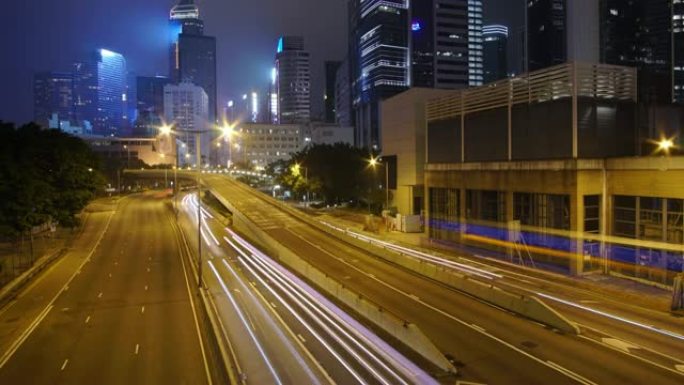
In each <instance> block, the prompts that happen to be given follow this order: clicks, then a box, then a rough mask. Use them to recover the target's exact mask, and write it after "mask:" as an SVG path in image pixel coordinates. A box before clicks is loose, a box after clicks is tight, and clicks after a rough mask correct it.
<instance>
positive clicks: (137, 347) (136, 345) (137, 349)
mask: <svg viewBox="0 0 684 385" xmlns="http://www.w3.org/2000/svg"><path fill="white" fill-rule="evenodd" d="M139 351H140V344H135V354H136V355H137V354H138V352H139Z"/></svg>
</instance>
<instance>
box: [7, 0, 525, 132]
mask: <svg viewBox="0 0 684 385" xmlns="http://www.w3.org/2000/svg"><path fill="white" fill-rule="evenodd" d="M31 3H32V4H31V5H28V4H22V3H19V2H15V3H10V4H7V5H6V6H7V7H8V8H7V12H8V13H10V14H13V15H15V17H14V18H13V19H12V20H10V21H9V22H7V23H5V24H3V26H0V30H1V31H2V32H3V33H2V34H1V36H2V37H0V42H1V44H0V45H2V46H3V47H7V48H8V49H11V50H12V51H13V52H15V55H13V57H12V60H8V61H3V62H2V63H0V80H1V81H2V82H3V84H6V85H7V87H3V90H0V100H2V101H3V103H2V105H1V106H0V120H4V121H15V122H17V123H25V122H28V121H30V120H32V119H33V116H34V114H33V95H32V92H31V88H32V87H31V86H32V80H33V75H34V73H35V72H44V71H69V70H70V69H71V66H72V64H73V62H74V61H76V60H77V59H78V58H80V57H83V56H84V55H86V54H87V53H88V52H90V51H92V50H94V49H97V48H106V49H110V50H112V51H116V52H120V53H121V54H122V55H124V56H125V57H126V60H127V65H128V69H129V71H132V72H134V73H135V75H137V76H155V75H162V76H166V75H168V68H169V67H168V66H169V64H168V60H169V59H168V56H169V54H168V18H169V9H170V8H171V7H172V6H173V5H174V4H175V3H176V1H174V0H152V1H147V2H145V3H144V4H141V3H138V2H135V1H132V0H123V1H119V2H117V3H115V4H114V3H112V4H99V3H98V4H94V3H92V2H86V1H82V0H67V1H63V2H60V4H59V5H57V4H55V3H53V2H45V1H38V0H34V1H33V2H31ZM36 3H39V4H36ZM271 3H272V6H271V5H270V4H271ZM284 3H285V2H281V1H274V0H270V1H269V6H264V7H256V6H254V5H253V4H251V3H250V2H247V1H242V2H238V3H237V4H235V3H233V5H234V6H235V8H236V9H239V12H238V11H236V10H235V9H233V8H231V7H230V5H228V4H225V3H220V2H210V1H206V0H199V1H197V4H198V6H199V7H200V12H201V17H202V18H203V19H204V23H205V34H206V35H209V36H216V38H217V56H218V57H217V72H218V74H217V75H218V98H217V104H218V106H219V110H220V107H221V106H223V105H225V103H226V102H227V101H228V100H230V99H237V98H238V97H239V96H240V95H242V94H243V93H245V92H250V91H253V90H257V91H259V90H261V89H262V88H264V87H266V86H267V85H268V82H269V80H270V76H271V68H272V65H273V50H274V49H275V47H276V44H277V40H278V37H279V36H281V35H287V34H289V35H302V36H304V38H305V39H306V41H307V49H308V50H309V51H310V52H311V56H312V64H311V71H312V109H313V111H312V114H313V115H312V116H318V115H321V114H322V113H323V110H324V106H323V105H324V101H323V94H324V86H325V68H324V62H325V61H326V60H342V59H343V58H344V56H345V54H346V50H347V26H346V24H347V20H346V14H347V9H346V8H347V7H346V1H342V0H340V1H325V2H320V1H314V0H298V1H293V2H287V4H284ZM510 3H511V2H510V1H503V0H490V1H487V2H486V4H493V6H490V7H489V9H487V7H485V22H490V21H491V22H498V23H505V22H506V19H507V18H508V19H509V20H517V22H520V21H521V20H522V17H521V16H520V15H517V16H515V17H513V16H512V15H511V12H510V9H508V8H510V7H511V6H510V5H509V4H510ZM38 5H39V6H40V9H41V11H40V12H36V11H35V9H36V7H37V6H38ZM302 8H305V9H307V10H309V11H308V12H298V9H302ZM517 8H519V9H520V12H518V13H520V14H521V10H522V7H521V6H520V7H517ZM124 10H125V12H124ZM309 13H315V14H317V15H319V16H320V18H319V20H321V21H320V22H317V23H307V22H305V21H306V17H307V15H308V14H309ZM513 14H515V12H513ZM55 17H58V18H59V19H60V20H62V25H70V26H72V27H71V28H66V29H64V30H63V31H61V32H60V34H50V33H49V27H48V26H49V25H51V24H50V23H51V22H52V20H54V18H55ZM20 20H21V22H20ZM104 20H106V21H107V23H108V25H109V27H108V28H107V29H103V28H101V25H102V24H101V23H102V21H104ZM250 20H263V21H264V22H263V23H253V22H250ZM323 20H324V21H323ZM514 23H515V22H514V21H511V22H510V24H514ZM14 31H19V32H20V35H21V36H22V39H19V40H13V39H11V36H13V35H12V33H10V32H14ZM244 36H249V37H250V39H244ZM247 40H249V41H248V42H247ZM235 52H240V54H239V55H237V56H236V55H235Z"/></svg>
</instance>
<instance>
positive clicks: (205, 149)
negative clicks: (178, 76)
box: [164, 82, 213, 165]
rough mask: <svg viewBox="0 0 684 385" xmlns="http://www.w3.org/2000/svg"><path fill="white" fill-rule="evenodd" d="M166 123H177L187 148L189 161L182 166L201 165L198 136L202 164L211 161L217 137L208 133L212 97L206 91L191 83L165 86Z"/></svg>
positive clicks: (183, 161) (183, 162) (181, 160)
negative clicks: (214, 141) (213, 141)
mask: <svg viewBox="0 0 684 385" xmlns="http://www.w3.org/2000/svg"><path fill="white" fill-rule="evenodd" d="M164 119H165V120H166V121H167V122H169V123H173V125H174V128H175V129H176V130H177V131H178V132H179V134H178V139H179V140H180V141H181V142H182V143H183V144H184V145H185V146H186V147H185V148H186V149H187V150H186V151H185V152H186V154H187V158H186V159H178V162H179V164H181V165H192V164H197V150H196V148H197V147H196V137H197V136H196V135H197V134H199V137H200V143H201V152H202V164H205V162H206V161H207V160H208V159H209V157H210V155H211V154H210V153H209V150H210V147H211V141H212V140H213V136H212V135H211V132H210V131H209V130H208V127H209V125H208V120H209V97H208V96H207V93H206V92H205V91H204V89H203V88H202V87H199V86H196V85H194V84H192V83H189V82H181V83H180V84H167V85H165V86H164Z"/></svg>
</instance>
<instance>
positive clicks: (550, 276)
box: [308, 209, 672, 313]
mask: <svg viewBox="0 0 684 385" xmlns="http://www.w3.org/2000/svg"><path fill="white" fill-rule="evenodd" d="M308 213H309V214H311V215H313V216H315V217H317V218H318V219H319V220H322V221H326V222H329V223H331V224H334V225H336V226H338V227H342V228H347V229H349V230H352V231H355V232H358V233H361V234H364V235H367V236H372V237H375V238H377V239H379V240H382V241H386V242H391V243H394V244H396V245H399V246H404V247H408V248H412V249H415V250H418V251H423V252H426V253H430V254H433V255H436V256H441V257H446V258H448V259H454V258H458V257H461V258H466V259H469V260H473V261H477V262H479V263H486V264H488V265H490V266H493V267H498V268H501V269H505V270H509V271H514V272H516V273H521V274H525V275H530V276H533V277H536V278H541V279H544V280H546V281H549V282H552V283H556V284H563V285H567V286H570V287H573V288H579V289H584V290H587V291H591V292H592V293H595V294H601V295H605V296H606V297H609V298H612V299H618V300H625V301H628V302H629V303H630V304H633V305H637V306H639V307H643V308H646V309H650V310H655V311H658V312H665V313H669V308H670V301H671V296H672V293H671V292H670V291H669V290H665V289H661V288H658V287H655V286H652V285H648V284H644V283H640V282H638V281H635V280H631V279H626V278H620V277H616V276H613V275H603V274H590V275H584V276H580V277H574V276H569V275H564V274H559V273H555V272H550V271H546V270H540V269H533V268H530V267H525V266H520V265H517V264H513V263H510V262H507V261H505V260H503V259H501V256H500V255H498V256H496V255H495V254H494V253H492V252H488V251H486V250H482V249H474V248H468V247H459V246H456V245H454V246H453V247H452V246H449V245H446V244H443V243H436V242H432V241H431V240H430V239H429V238H428V237H427V236H426V235H425V233H402V232H399V231H387V230H386V228H385V226H384V223H381V225H380V226H379V231H378V232H377V233H375V232H369V231H365V230H364V223H365V217H366V215H365V214H362V213H357V212H349V211H345V210H339V209H332V210H318V211H313V210H308ZM379 219H380V221H382V218H379Z"/></svg>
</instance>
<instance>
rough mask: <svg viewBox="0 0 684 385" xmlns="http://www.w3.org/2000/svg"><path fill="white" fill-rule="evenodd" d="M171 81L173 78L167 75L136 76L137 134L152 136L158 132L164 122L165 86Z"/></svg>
mask: <svg viewBox="0 0 684 385" xmlns="http://www.w3.org/2000/svg"><path fill="white" fill-rule="evenodd" d="M170 83H171V80H170V79H169V78H167V77H165V76H138V77H137V78H136V88H137V98H136V106H137V110H138V118H137V120H136V122H135V132H134V134H135V136H137V137H151V136H155V135H157V134H158V127H159V126H161V125H162V124H163V123H164V122H163V121H162V118H163V117H164V87H165V86H166V85H167V84H170Z"/></svg>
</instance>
